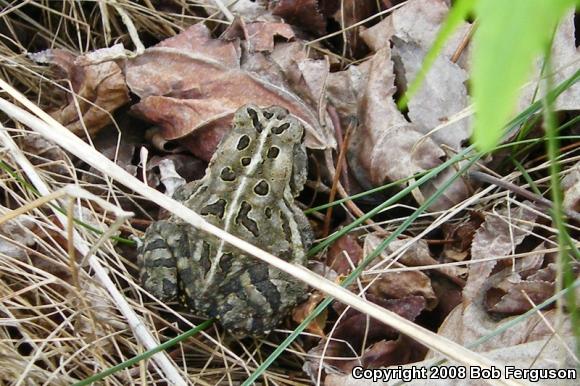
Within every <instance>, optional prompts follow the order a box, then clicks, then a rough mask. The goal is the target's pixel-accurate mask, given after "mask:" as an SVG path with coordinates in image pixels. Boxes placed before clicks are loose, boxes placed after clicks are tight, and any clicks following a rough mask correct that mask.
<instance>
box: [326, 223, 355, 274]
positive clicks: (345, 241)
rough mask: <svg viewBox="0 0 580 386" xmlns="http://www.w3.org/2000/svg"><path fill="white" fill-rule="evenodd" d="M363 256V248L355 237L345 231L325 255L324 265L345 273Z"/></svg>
mask: <svg viewBox="0 0 580 386" xmlns="http://www.w3.org/2000/svg"><path fill="white" fill-rule="evenodd" d="M362 258H363V249H362V248H361V246H360V245H359V244H358V242H357V240H356V237H355V236H353V235H351V234H350V233H347V234H346V235H344V236H342V237H341V238H339V239H338V240H336V241H335V242H334V243H332V245H331V246H330V248H329V249H328V253H327V256H326V265H327V266H328V267H330V268H331V269H333V270H334V271H336V272H337V273H339V274H341V275H347V274H348V273H350V272H351V271H352V270H353V269H354V268H356V267H357V266H358V264H359V262H360V261H361V260H362Z"/></svg>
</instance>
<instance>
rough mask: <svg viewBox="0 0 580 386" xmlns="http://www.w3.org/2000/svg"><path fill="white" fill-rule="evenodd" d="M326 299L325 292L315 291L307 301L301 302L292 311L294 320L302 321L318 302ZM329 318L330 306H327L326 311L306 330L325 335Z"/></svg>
mask: <svg viewBox="0 0 580 386" xmlns="http://www.w3.org/2000/svg"><path fill="white" fill-rule="evenodd" d="M322 300H324V294H322V293H320V292H314V293H312V294H311V295H310V297H309V298H308V300H307V301H305V302H303V303H301V304H299V305H298V306H296V307H295V308H294V310H293V311H292V320H294V321H295V322H296V323H302V322H303V321H304V319H306V317H307V316H308V315H310V313H312V311H314V309H315V308H316V307H317V306H318V304H319V303H320V302H321V301H322ZM327 318H328V308H325V309H324V311H323V312H322V313H321V314H319V315H318V316H317V317H316V318H315V319H314V320H313V321H312V322H310V324H309V325H308V327H306V330H307V331H308V332H310V333H312V334H314V335H318V336H325V333H324V327H326V319H327Z"/></svg>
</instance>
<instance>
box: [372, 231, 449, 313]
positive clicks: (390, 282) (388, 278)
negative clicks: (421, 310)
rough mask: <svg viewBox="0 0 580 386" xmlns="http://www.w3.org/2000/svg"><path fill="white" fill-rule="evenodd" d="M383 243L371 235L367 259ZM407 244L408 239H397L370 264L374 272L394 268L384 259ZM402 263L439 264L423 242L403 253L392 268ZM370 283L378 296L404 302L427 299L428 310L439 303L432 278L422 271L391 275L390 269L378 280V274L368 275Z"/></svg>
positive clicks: (374, 293) (373, 292) (373, 291)
mask: <svg viewBox="0 0 580 386" xmlns="http://www.w3.org/2000/svg"><path fill="white" fill-rule="evenodd" d="M382 240H383V239H382V237H378V236H376V235H373V234H371V235H368V236H367V237H366V238H365V243H364V254H365V256H367V255H369V254H370V253H371V252H372V251H374V250H375V249H376V248H377V246H378V245H379V243H380V242H382ZM406 242H407V240H395V241H393V242H391V243H390V244H389V246H388V247H387V248H385V249H384V250H383V251H382V252H381V254H380V256H379V257H378V258H377V259H376V260H374V261H373V262H372V263H371V264H370V267H373V268H371V269H377V267H380V268H378V269H381V268H385V269H386V267H388V266H390V264H389V263H391V262H390V261H387V260H383V259H386V258H387V257H388V256H389V255H390V254H391V253H392V252H394V251H395V250H397V249H398V248H399V247H400V246H401V245H402V244H404V243H406ZM401 260H405V261H406V262H407V263H409V262H411V263H412V264H409V265H414V264H418V265H420V264H421V263H427V264H433V263H436V262H437V261H436V260H434V259H432V258H431V257H430V256H429V251H428V249H427V245H426V243H425V242H424V241H422V240H420V241H419V242H417V243H415V244H413V245H412V246H411V247H410V248H409V249H407V250H406V251H405V252H403V254H402V256H401V258H400V259H399V260H398V261H397V262H393V263H391V264H392V266H393V267H396V268H399V267H403V265H402V264H401V263H400V261H401ZM370 281H372V284H371V286H370V287H369V289H368V292H367V293H369V294H373V295H375V296H377V297H382V298H385V299H402V298H406V297H409V296H421V297H423V298H424V299H425V302H426V304H427V306H426V308H427V309H428V310H432V309H434V308H435V307H436V306H437V302H438V300H437V297H436V296H435V292H434V291H433V288H432V287H431V279H430V278H429V276H427V275H426V274H425V273H423V272H421V271H404V272H388V269H386V271H385V272H382V273H380V276H379V277H378V278H376V277H375V276H374V275H373V276H365V282H370Z"/></svg>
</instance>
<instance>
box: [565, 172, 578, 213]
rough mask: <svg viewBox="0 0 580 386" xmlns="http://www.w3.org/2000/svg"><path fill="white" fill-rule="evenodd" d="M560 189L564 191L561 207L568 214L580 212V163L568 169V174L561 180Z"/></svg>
mask: <svg viewBox="0 0 580 386" xmlns="http://www.w3.org/2000/svg"><path fill="white" fill-rule="evenodd" d="M562 189H563V190H564V202H563V203H562V207H563V208H564V209H566V210H568V211H570V212H580V163H576V165H574V167H573V168H571V169H570V173H568V174H567V175H566V176H565V177H564V178H563V179H562Z"/></svg>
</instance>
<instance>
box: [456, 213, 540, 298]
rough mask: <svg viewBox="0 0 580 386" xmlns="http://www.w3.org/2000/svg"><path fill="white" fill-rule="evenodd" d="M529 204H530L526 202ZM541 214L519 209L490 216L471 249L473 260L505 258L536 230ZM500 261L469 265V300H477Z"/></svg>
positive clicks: (465, 294)
mask: <svg viewBox="0 0 580 386" xmlns="http://www.w3.org/2000/svg"><path fill="white" fill-rule="evenodd" d="M523 205H526V202H524V203H523ZM536 217H537V214H536V213H534V212H532V211H530V210H528V209H526V208H524V207H523V206H518V207H516V208H511V210H508V209H502V210H500V211H499V212H498V213H497V214H494V213H489V214H488V215H487V216H486V218H485V222H484V223H483V224H482V225H481V227H480V228H479V229H478V230H477V233H476V234H475V237H474V239H473V245H472V247H471V259H472V260H479V259H484V258H489V257H502V256H505V255H507V254H509V253H510V252H511V251H512V250H513V248H515V247H516V246H517V245H519V244H520V243H521V242H522V241H523V240H524V238H525V237H526V236H527V235H528V234H529V233H530V231H531V230H532V228H533V227H534V224H535V221H536ZM495 265H496V262H495V261H494V260H492V261H486V262H481V263H477V264H471V265H470V266H469V278H468V280H467V284H466V286H465V288H464V289H463V296H464V298H465V299H466V300H468V301H471V300H473V299H475V297H476V296H477V294H478V293H479V292H480V291H481V289H482V287H483V285H484V283H485V282H486V281H487V279H488V277H489V275H490V274H491V272H492V270H493V268H494V267H495Z"/></svg>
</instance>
